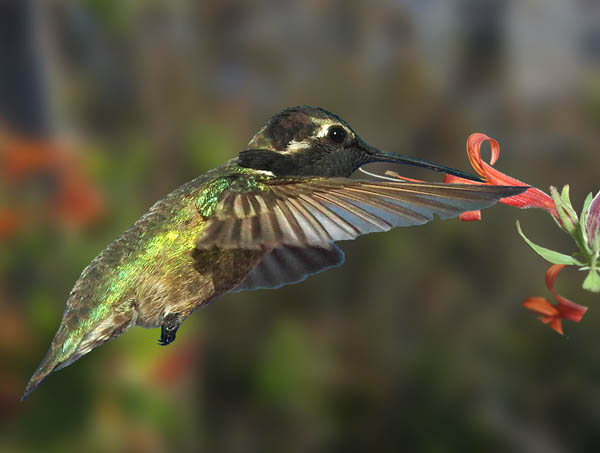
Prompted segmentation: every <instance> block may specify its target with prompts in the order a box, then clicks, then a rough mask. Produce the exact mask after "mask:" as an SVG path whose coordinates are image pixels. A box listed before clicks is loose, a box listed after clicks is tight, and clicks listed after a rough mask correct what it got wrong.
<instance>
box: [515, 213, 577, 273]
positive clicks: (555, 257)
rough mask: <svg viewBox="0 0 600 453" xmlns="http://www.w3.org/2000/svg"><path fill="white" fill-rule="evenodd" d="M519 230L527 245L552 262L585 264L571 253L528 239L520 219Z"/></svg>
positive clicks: (571, 264) (570, 264) (572, 264)
mask: <svg viewBox="0 0 600 453" xmlns="http://www.w3.org/2000/svg"><path fill="white" fill-rule="evenodd" d="M517 231H518V232H519V234H520V235H521V237H522V238H523V240H525V242H526V243H527V245H528V246H529V247H531V248H532V249H533V251H534V252H535V253H537V254H538V255H540V256H541V257H542V258H544V259H545V260H546V261H549V262H551V263H552V264H566V265H569V266H583V263H581V262H580V261H579V260H577V259H576V258H574V257H572V256H570V255H565V254H564V253H560V252H555V251H554V250H550V249H547V248H545V247H542V246H539V245H537V244H534V243H533V242H531V241H530V240H529V239H527V237H526V236H525V234H523V230H521V224H520V223H519V221H518V220H517Z"/></svg>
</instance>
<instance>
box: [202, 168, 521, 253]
mask: <svg viewBox="0 0 600 453" xmlns="http://www.w3.org/2000/svg"><path fill="white" fill-rule="evenodd" d="M266 187H267V188H268V189H267V190H260V191H258V190H257V191H249V192H234V191H229V192H225V193H224V194H223V196H222V198H221V199H220V201H219V203H218V205H217V209H216V211H215V214H213V216H212V217H210V218H209V220H208V223H207V226H206V227H205V229H204V231H203V232H202V234H201V235H200V236H199V237H198V238H197V242H196V246H197V247H198V248H210V247H219V248H245V249H263V248H266V249H272V248H276V247H278V246H280V245H286V246H293V247H306V246H313V247H321V248H326V249H329V248H330V247H331V243H332V242H335V241H343V240H351V239H354V238H356V237H357V236H359V235H361V234H366V233H373V232H378V231H388V230H389V229H391V228H393V227H398V226H412V225H421V224H424V223H426V222H428V221H430V220H432V219H433V217H434V215H437V216H439V217H440V218H442V219H445V218H450V217H456V216H458V215H459V214H461V213H463V212H465V211H472V210H477V209H482V208H485V207H488V206H490V205H492V204H494V203H495V202H496V201H498V200H499V199H501V198H504V197H508V196H512V195H515V194H518V193H521V192H522V191H523V190H525V189H526V188H525V187H503V186H489V185H463V184H445V183H413V182H390V181H367V180H353V179H346V178H327V179H308V178H306V179H297V180H292V181H290V180H286V181H277V180H274V181H269V182H268V183H267V184H266Z"/></svg>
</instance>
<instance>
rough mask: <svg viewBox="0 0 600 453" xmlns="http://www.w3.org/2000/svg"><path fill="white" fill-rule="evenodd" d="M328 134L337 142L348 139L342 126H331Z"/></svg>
mask: <svg viewBox="0 0 600 453" xmlns="http://www.w3.org/2000/svg"><path fill="white" fill-rule="evenodd" d="M327 135H328V136H329V138H330V139H331V140H333V141H334V142H335V143H342V142H343V141H344V140H345V139H346V130H345V129H344V128H343V127H342V126H331V127H330V128H329V131H328V132H327Z"/></svg>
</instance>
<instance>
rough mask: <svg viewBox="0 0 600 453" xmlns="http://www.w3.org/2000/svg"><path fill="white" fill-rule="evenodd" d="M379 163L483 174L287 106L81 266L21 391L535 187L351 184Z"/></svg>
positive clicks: (169, 337)
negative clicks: (99, 354) (119, 339)
mask: <svg viewBox="0 0 600 453" xmlns="http://www.w3.org/2000/svg"><path fill="white" fill-rule="evenodd" d="M371 162H392V163H398V164H408V165H416V166H420V167H425V168H429V169H432V170H436V171H441V172H444V173H448V174H452V175H457V176H460V177H463V178H467V179H475V180H479V179H478V178H477V177H475V176H472V175H469V174H466V173H463V172H461V171H458V170H454V169H451V168H448V167H444V166H441V165H436V164H433V163H430V162H426V161H422V160H418V159H414V158H411V157H408V156H402V155H399V154H395V153H389V152H384V151H381V150H379V149H377V148H375V147H373V146H370V145H368V144H367V143H365V142H364V141H363V140H362V139H361V138H360V137H359V136H358V135H357V134H356V133H355V132H354V130H353V129H352V128H351V127H350V126H349V125H348V123H346V122H345V121H344V120H342V119H341V118H340V117H338V116H337V115H334V114H332V113H329V112H327V111H326V110H323V109H321V108H315V107H292V108H288V109H286V110H283V111H281V112H279V113H277V114H276V115H274V116H273V117H271V118H270V119H269V120H268V121H267V123H266V124H265V125H264V126H263V127H262V128H261V129H260V130H259V131H258V132H257V133H256V135H254V137H253V138H252V140H250V142H249V143H248V146H247V147H246V149H244V150H243V151H242V152H240V153H239V155H238V156H237V157H235V158H233V159H231V160H229V161H228V162H225V163H224V164H223V165H221V166H219V167H217V168H215V169H213V170H211V171H209V172H208V173H206V174H204V175H202V176H199V177H198V178H196V179H194V180H193V181H190V182H188V183H186V184H184V185H183V186H181V187H180V188H178V189H176V190H175V191H173V192H171V193H170V194H169V195H167V196H166V197H165V198H163V199H162V200H160V201H158V202H156V203H155V204H154V206H152V207H151V208H150V210H149V211H148V212H147V213H146V214H144V215H143V216H142V217H141V218H140V219H139V220H138V221H137V222H136V223H135V224H134V225H133V226H132V227H130V228H129V229H128V230H127V231H125V232H124V233H123V234H122V235H121V236H120V237H119V238H118V239H117V240H115V241H114V242H113V243H112V244H110V245H109V246H108V247H107V248H106V249H105V250H104V251H102V252H101V253H100V255H98V256H97V257H96V258H95V259H94V260H93V261H92V262H91V263H90V264H89V265H88V266H87V267H86V268H85V269H84V270H83V272H82V274H81V276H80V277H79V279H78V280H77V282H76V283H75V286H74V288H73V290H72V291H71V293H70V294H69V298H68V300H67V307H66V309H65V312H64V314H63V318H62V321H61V323H60V326H59V329H58V332H57V333H56V335H55V337H54V339H53V340H52V344H51V345H50V349H49V350H48V352H47V353H46V356H45V357H44V359H43V360H42V362H41V364H40V365H39V367H38V368H37V370H36V371H35V373H34V374H33V376H32V377H31V380H30V381H29V383H28V384H27V388H26V389H25V394H24V396H23V398H25V397H27V396H28V395H29V394H30V393H31V392H32V391H33V390H34V389H35V388H36V387H37V386H38V385H39V383H40V382H41V381H42V380H43V379H44V378H45V377H47V376H48V375H49V374H50V373H52V372H54V371H56V370H59V369H61V368H64V367H66V366H68V365H70V364H71V363H73V362H74V361H76V360H77V359H79V358H80V357H81V356H83V355H85V354H87V353H88V352H90V351H91V350H92V349H94V348H95V347H97V346H99V345H101V344H103V343H105V342H107V341H109V340H111V339H112V338H115V337H116V336H118V335H120V334H122V333H123V332H125V331H126V330H127V329H129V328H130V327H133V326H142V327H146V328H152V327H160V328H161V336H160V340H159V343H160V344H162V345H167V344H169V343H170V342H172V341H173V340H174V339H175V334H176V332H177V329H178V327H179V326H180V325H181V323H182V322H183V321H184V320H185V319H186V318H187V317H188V316H189V315H190V314H191V313H192V312H193V311H195V310H197V309H198V308H200V307H202V306H204V305H207V304H208V303H210V302H212V301H214V300H215V299H217V298H218V297H219V296H221V295H223V294H224V293H227V292H235V291H242V290H250V289H258V288H279V287H280V286H283V285H286V284H290V283H296V282H299V281H301V280H303V279H304V278H306V277H307V276H308V275H310V274H314V273H317V272H320V271H323V270H325V269H327V268H329V267H332V266H338V265H340V264H342V262H343V260H344V254H343V252H342V251H341V250H340V249H339V248H338V247H337V246H336V245H335V244H334V242H336V241H341V240H350V239H354V238H356V237H357V236H359V235H361V234H365V233H372V232H376V231H387V230H389V229H391V228H393V227H397V226H411V225H421V224H423V223H426V222H428V221H430V220H432V219H433V216H434V214H436V215H438V216H439V217H440V218H443V219H444V218H449V217H456V216H458V215H459V214H461V213H463V212H465V211H471V210H478V209H482V208H485V207H488V206H490V205H493V204H494V203H495V202H496V201H498V200H499V199H501V198H505V197H509V196H512V195H516V194H518V193H521V192H523V191H524V190H526V189H527V188H526V187H504V186H490V185H461V184H444V183H425V182H404V181H378V180H364V179H362V180H361V179H350V176H351V175H352V173H354V171H356V170H357V169H358V168H359V167H360V166H362V165H365V164H368V163H371Z"/></svg>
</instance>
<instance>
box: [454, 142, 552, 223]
mask: <svg viewBox="0 0 600 453" xmlns="http://www.w3.org/2000/svg"><path fill="white" fill-rule="evenodd" d="M486 141H489V142H490V148H491V151H492V156H491V159H490V163H489V164H487V163H485V162H484V161H483V160H482V158H481V145H482V144H483V143H485V142H486ZM467 156H468V157H469V162H471V166H472V167H473V169H474V170H475V171H476V172H477V173H478V174H479V176H481V177H482V178H483V179H485V182H475V181H470V180H468V179H463V178H459V177H458V176H452V175H446V177H445V178H444V182H448V183H461V184H489V185H492V186H529V184H527V183H524V182H522V181H519V180H518V179H515V178H513V177H511V176H508V175H505V174H504V173H502V172H500V171H498V170H496V169H495V168H493V167H492V165H494V164H495V163H496V161H497V160H498V157H500V144H499V143H498V141H497V140H494V139H493V138H491V137H488V136H487V135H485V134H480V133H475V134H471V135H470V136H469V138H468V139H467ZM500 202H501V203H505V204H508V205H511V206H516V207H517V208H542V209H545V210H546V211H548V212H549V213H550V214H551V215H552V216H554V217H555V218H556V219H557V220H558V213H557V211H556V206H555V205H554V201H553V200H552V198H551V197H550V196H549V195H548V194H546V193H545V192H542V191H541V190H539V189H536V188H535V187H531V188H530V189H528V190H526V191H525V192H523V193H522V194H520V195H515V196H513V197H508V198H504V199H502V200H500ZM460 219H461V220H464V221H472V220H480V219H481V211H470V212H465V213H463V214H461V215H460Z"/></svg>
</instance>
